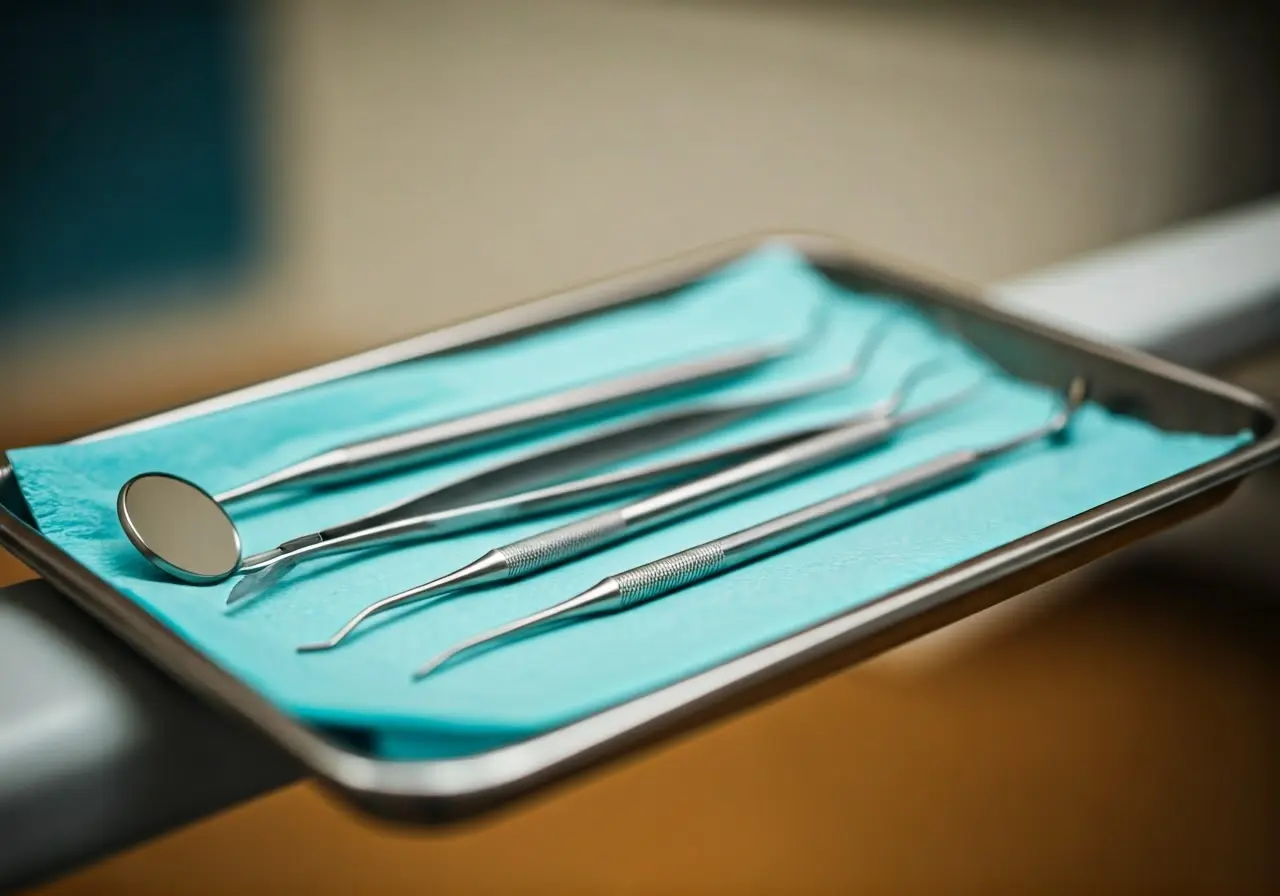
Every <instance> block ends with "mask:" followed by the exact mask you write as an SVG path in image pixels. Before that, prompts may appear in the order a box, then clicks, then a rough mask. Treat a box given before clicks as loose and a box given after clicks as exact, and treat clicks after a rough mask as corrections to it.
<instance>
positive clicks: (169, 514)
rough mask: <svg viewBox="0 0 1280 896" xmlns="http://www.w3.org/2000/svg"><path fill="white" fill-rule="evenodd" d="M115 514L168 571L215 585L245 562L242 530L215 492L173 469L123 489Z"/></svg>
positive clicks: (149, 556)
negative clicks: (209, 491) (239, 529)
mask: <svg viewBox="0 0 1280 896" xmlns="http://www.w3.org/2000/svg"><path fill="white" fill-rule="evenodd" d="M116 514H117V516H119V517H120V525H121V527H122V528H123V529H124V534H125V535H127V536H129V541H131V542H133V546H134V547H135V548H137V549H138V551H139V552H140V553H141V554H142V556H144V557H146V558H147V560H149V561H150V562H151V563H152V564H154V565H155V566H157V567H159V568H160V569H161V570H163V571H164V572H166V573H168V574H169V575H171V576H173V577H174V578H176V579H180V580H181V581H183V582H189V583H190V584H193V585H211V584H213V583H215V582H220V581H222V580H223V579H225V578H227V577H228V576H230V575H231V574H232V573H234V572H235V571H236V569H237V568H238V567H239V565H240V533H239V532H238V531H237V530H236V526H235V523H233V522H232V521H231V517H230V516H228V515H227V512H226V511H225V510H223V509H222V505H221V504H219V503H218V502H217V501H216V500H215V499H214V497H213V496H212V495H210V494H209V493H208V492H206V491H205V490H204V489H202V488H200V487H199V486H198V485H195V484H193V483H191V482H188V481H187V480H185V479H180V478H179V477H177V476H171V475H170V474H168V473H143V474H141V475H140V476H135V477H133V478H132V479H130V480H129V481H128V482H126V483H125V485H124V487H123V488H122V489H120V494H119V497H118V498H117V499H116Z"/></svg>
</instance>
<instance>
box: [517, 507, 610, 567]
mask: <svg viewBox="0 0 1280 896" xmlns="http://www.w3.org/2000/svg"><path fill="white" fill-rule="evenodd" d="M626 528H627V521H626V520H625V519H624V518H623V516H622V514H620V513H618V512H617V511H614V510H610V511H608V512H606V513H598V514H595V515H594V516H589V517H587V518H586V519H584V520H577V521H575V522H572V523H568V524H567V525H564V526H560V527H558V528H556V529H549V530H547V531H546V532H539V533H538V534H537V535H530V536H529V537H528V538H522V539H520V540H519V541H513V542H511V544H507V545H503V546H502V547H501V548H499V549H498V552H499V553H501V554H502V556H503V557H505V558H506V561H507V576H508V577H511V576H522V575H524V574H525V573H529V572H534V571H536V570H539V569H543V568H545V567H547V566H550V565H551V564H552V563H557V562H559V561H561V560H568V559H569V558H571V557H576V556H578V555H579V554H583V553H586V552H587V551H590V550H591V549H593V548H596V547H599V546H600V545H602V544H605V543H607V542H609V541H611V540H613V538H614V537H615V536H617V535H618V534H620V533H621V532H623V531H625V530H626Z"/></svg>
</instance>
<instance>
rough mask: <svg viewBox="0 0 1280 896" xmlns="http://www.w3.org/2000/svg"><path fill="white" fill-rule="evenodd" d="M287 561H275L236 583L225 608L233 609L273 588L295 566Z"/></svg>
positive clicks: (228, 596)
mask: <svg viewBox="0 0 1280 896" xmlns="http://www.w3.org/2000/svg"><path fill="white" fill-rule="evenodd" d="M296 565H297V564H296V563H293V562H291V561H289V560H277V561H275V562H274V563H271V564H269V565H268V566H264V567H262V568H261V569H258V570H255V571H254V572H251V573H248V574H247V575H245V576H244V577H243V578H242V579H240V581H238V582H236V584H235V587H233V588H232V589H231V593H230V594H228V595H227V606H228V607H235V606H238V605H240V604H242V603H244V602H245V601H247V600H250V599H252V598H254V597H257V596H258V595H259V594H262V593H263V592H264V591H267V590H268V589H270V588H273V587H275V585H276V583H278V582H279V581H280V580H281V579H283V578H284V577H285V576H287V575H288V574H289V572H290V570H292V569H293V568H294V566H296Z"/></svg>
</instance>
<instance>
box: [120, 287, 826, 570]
mask: <svg viewBox="0 0 1280 896" xmlns="http://www.w3.org/2000/svg"><path fill="white" fill-rule="evenodd" d="M824 317H825V315H824V314H823V313H822V311H821V310H820V311H819V312H816V313H815V316H814V320H812V321H810V325H809V328H808V329H807V330H806V331H805V333H804V334H803V335H801V336H800V337H798V338H796V339H794V340H792V341H790V342H787V343H783V344H777V345H771V346H763V347H754V348H746V349H738V350H734V351H729V352H725V353H722V354H718V355H714V356H711V357H708V358H701V359H698V360H694V361H686V362H681V363H678V364H672V365H668V366H665V367H661V368H659V369H656V370H649V371H644V372H641V373H637V374H630V375H626V376H621V377H616V378H614V379H610V380H607V381H605V382H603V383H593V384H590V385H586V386H579V387H576V388H572V389H568V390H564V391H560V392H556V393H554V394H551V395H543V396H539V397H537V398H531V399H527V400H524V401H519V402H515V403H513V404H508V405H503V406H500V407H497V408H491V409H488V410H484V411H479V412H477V413H472V414H466V415H463V416H460V417H455V418H452V419H449V420H443V421H440V422H437V423H432V424H430V425H427V426H422V427H417V428H414V429H409V430H404V431H402V432H397V433H392V434H389V435H384V436H379V437H377V438H373V439H366V440H363V441H359V442H353V443H350V444H347V445H343V446H340V447H338V448H334V449H331V450H329V451H325V452H323V453H321V454H318V455H315V456H313V457H310V458H308V459H306V460H302V461H299V462H298V463H295V464H291V465H290V466H288V467H285V468H284V469H281V470H277V471H276V472H274V473H270V474H268V475H266V476H262V477H259V478H257V479H254V480H253V481H251V482H247V483H244V484H242V485H240V486H237V487H235V488H232V489H229V490H228V491H225V492H222V493H221V494H218V495H216V496H214V495H210V494H209V493H208V492H206V491H205V490H204V489H202V488H200V487H199V486H198V485H196V484H195V483H192V482H189V481H187V480H185V479H182V478H181V477H177V476H173V475H170V474H167V473H154V472H153V473H142V474H140V475H138V476H135V477H133V478H132V479H130V480H129V481H128V482H126V483H125V484H124V486H123V487H121V489H120V492H119V494H118V496H117V499H116V513H117V516H118V517H119V519H120V525H121V527H122V528H123V529H124V532H125V534H126V535H127V536H128V538H129V540H130V542H132V544H133V546H134V547H135V548H137V550H138V551H139V553H141V554H142V556H143V557H144V558H146V559H147V560H148V561H149V562H151V563H152V564H153V565H154V566H156V567H157V568H159V569H160V570H162V571H163V572H165V573H167V574H169V575H170V576H173V577H174V578H176V579H179V580H181V581H184V582H187V583H189V584H193V585H207V584H214V583H216V582H220V581H222V580H223V579H225V578H227V577H228V576H230V575H232V574H234V573H235V572H236V571H237V569H239V568H240V560H241V542H240V535H239V533H238V531H237V530H236V527H235V523H234V522H233V521H232V520H231V517H230V516H229V515H228V514H227V512H226V508H225V506H224V505H226V504H229V503H231V502H233V501H236V500H239V499H242V498H246V497H249V496H250V495H257V494H262V493H263V492H266V491H268V490H271V489H277V488H286V487H287V488H297V487H303V486H307V487H312V486H332V485H339V484H345V483H349V482H354V481H357V480H361V479H366V478H370V477H374V476H378V475H383V474H387V473H391V472H395V471H397V470H401V469H404V468H407V467H410V466H417V465H421V464H425V463H428V462H431V461H438V460H441V459H444V458H447V457H452V456H455V455H457V454H460V453H464V452H467V451H475V450H479V449H482V448H487V447H492V446H494V445H495V444H498V443H503V442H509V441H514V440H516V439H519V438H522V437H527V436H530V435H535V434H537V433H539V432H544V431H547V430H549V429H551V428H553V427H555V426H562V425H568V424H570V423H572V422H575V421H581V420H583V419H586V418H591V417H594V416H599V415H603V414H604V413H605V412H607V411H610V410H615V411H616V410H618V409H619V408H621V407H623V406H629V405H630V406H634V405H638V404H639V403H641V402H643V401H646V400H651V399H654V398H657V397H659V396H664V395H671V394H675V393H679V392H683V391H689V390H693V389H695V388H697V387H706V386H710V385H712V384H715V383H718V382H721V381H724V380H727V379H730V378H732V377H736V376H742V375H745V374H747V373H749V372H751V371H753V370H756V369H758V368H760V367H761V366H763V365H765V364H767V363H769V362H772V361H777V360H779V359H781V358H783V357H785V356H787V355H790V354H792V353H793V352H795V351H797V350H798V349H799V348H800V347H801V346H802V345H803V344H804V343H805V342H806V341H808V340H810V339H813V338H815V336H817V335H820V334H821V331H822V326H821V321H822V320H823V319H824Z"/></svg>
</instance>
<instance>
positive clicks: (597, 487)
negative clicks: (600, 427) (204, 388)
mask: <svg viewBox="0 0 1280 896" xmlns="http://www.w3.org/2000/svg"><path fill="white" fill-rule="evenodd" d="M824 429H825V427H809V428H804V429H798V430H793V431H790V432H787V433H783V434H782V435H779V436H773V437H769V438H764V439H753V440H750V441H746V442H742V443H739V444H736V445H732V446H729V447H727V448H723V449H718V450H714V451H705V452H699V453H697V454H694V455H690V456H686V457H681V458H678V459H675V460H671V461H659V462H655V463H649V464H642V465H639V466H636V467H632V468H629V469H626V470H615V471H610V472H607V473H600V474H597V475H595V476H587V477H583V478H582V479H575V480H572V481H570V482H563V483H557V484H556V485H550V486H546V487H543V488H535V489H530V490H529V491H526V492H519V493H517V494H514V495H505V496H502V497H498V498H493V499H490V500H487V501H477V502H475V503H473V504H464V505H462V506H460V507H446V508H445V509H443V510H437V511H434V512H432V513H423V514H418V515H416V516H412V517H406V518H402V519H396V518H392V519H391V520H390V521H389V522H385V523H380V524H377V525H362V526H355V527H351V528H350V530H349V531H342V530H341V529H339V528H337V527H335V529H331V530H326V531H325V533H323V537H321V536H320V533H317V535H316V536H304V537H301V538H297V539H294V540H292V541H289V542H286V543H284V544H283V545H281V546H280V548H277V549H275V550H274V551H265V552H263V553H262V554H255V555H254V556H252V557H247V558H246V559H245V561H244V563H243V564H242V566H241V568H240V571H241V572H244V573H246V575H245V576H244V578H242V579H241V580H240V581H239V582H237V583H236V585H235V587H234V588H232V589H231V593H230V594H229V595H228V596H227V604H228V605H235V604H239V603H241V602H243V601H245V600H248V599H249V598H251V597H254V596H255V595H257V594H260V593H262V592H263V591H265V590H266V589H268V588H270V587H272V586H273V585H275V584H276V583H277V582H279V581H280V580H281V579H282V578H283V577H284V576H285V575H287V574H288V573H289V571H291V570H292V569H294V568H296V567H297V566H298V565H299V564H300V563H304V562H306V561H309V560H315V559H319V558H321V557H330V556H334V555H336V554H342V553H347V552H351V551H359V550H364V549H366V548H369V547H387V546H391V545H394V544H403V543H408V542H416V541H424V540H428V539H433V538H441V537H445V536H449V535H456V534H458V533H461V532H470V531H474V530H476V529H481V528H484V527H486V526H493V525H499V524H503V523H509V522H512V521H514V520H521V519H529V518H531V517H534V516H537V515H546V514H551V513H556V512H562V511H565V510H570V509H573V508H575V507H580V506H583V505H585V504H592V503H598V502H600V501H604V500H607V499H609V498H615V497H622V496H626V495H629V494H635V493H636V492H642V491H645V490H648V489H652V488H661V487H663V486H668V487H669V486H670V485H672V484H673V483H677V482H681V481H684V480H688V479H692V478H695V477H698V476H705V475H707V474H708V473H710V472H712V471H714V470H716V469H719V468H722V467H727V466H730V465H732V464H735V463H741V462H742V461H744V460H746V459H748V458H750V457H753V456H755V455H759V454H764V453H765V452H768V451H772V450H776V449H777V448H780V447H782V446H784V445H787V444H791V443H793V442H799V441H802V440H804V439H806V438H811V437H812V436H814V435H816V434H818V433H820V432H822V431H824Z"/></svg>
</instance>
